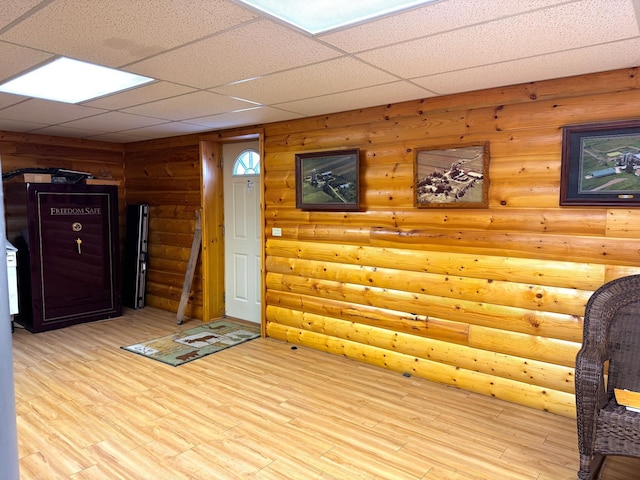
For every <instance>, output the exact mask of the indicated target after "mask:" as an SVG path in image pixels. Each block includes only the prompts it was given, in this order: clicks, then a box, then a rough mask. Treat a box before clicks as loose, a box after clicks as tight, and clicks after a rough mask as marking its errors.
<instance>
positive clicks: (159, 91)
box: [83, 82, 195, 110]
mask: <svg viewBox="0 0 640 480" xmlns="http://www.w3.org/2000/svg"><path fill="white" fill-rule="evenodd" d="M191 92H195V89H193V88H190V87H185V86H183V85H177V84H175V83H169V82H155V83H151V84H149V85H143V86H141V87H138V88H134V89H131V90H126V91H124V92H121V93H116V94H114V95H109V96H107V97H102V98H98V99H97V100H91V101H89V102H85V103H83V105H86V106H88V107H97V108H106V109H109V110H120V109H122V108H127V107H133V106H136V105H140V104H143V103H149V102H153V101H156V100H162V99H164V98H170V97H177V96H178V95H184V94H185V93H191Z"/></svg>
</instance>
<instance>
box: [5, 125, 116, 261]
mask: <svg viewBox="0 0 640 480" xmlns="http://www.w3.org/2000/svg"><path fill="white" fill-rule="evenodd" d="M0 157H1V159H2V173H8V172H14V171H16V170H20V169H24V168H64V169H68V170H74V171H79V172H86V173H90V174H91V175H92V176H93V177H94V178H96V179H102V180H115V181H118V182H120V183H119V187H118V208H119V210H120V229H119V234H120V243H121V249H122V246H123V241H124V231H125V216H124V212H125V209H126V203H125V188H124V165H123V148H122V145H118V144H112V143H106V142H97V141H91V140H78V139H71V138H64V137H54V136H49V135H35V134H28V133H13V132H6V131H0ZM17 181H18V179H17V178H14V179H10V180H8V181H7V182H6V183H7V185H3V186H4V187H7V186H8V185H11V184H13V182H17ZM3 183H4V182H3ZM14 187H15V186H14ZM14 187H8V188H14ZM5 191H6V188H5ZM5 204H6V202H5ZM24 213H25V212H24V211H23V212H19V211H17V210H15V209H14V208H13V207H11V206H10V207H9V208H5V217H6V223H7V235H8V237H9V238H10V239H11V240H13V239H14V238H15V237H16V236H17V235H19V234H20V230H21V229H23V228H25V226H26V224H25V221H26V217H25V216H24Z"/></svg>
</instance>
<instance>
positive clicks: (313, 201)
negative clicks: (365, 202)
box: [295, 148, 360, 211]
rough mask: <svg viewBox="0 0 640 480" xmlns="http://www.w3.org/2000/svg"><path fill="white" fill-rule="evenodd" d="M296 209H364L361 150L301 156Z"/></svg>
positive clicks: (297, 166)
mask: <svg viewBox="0 0 640 480" xmlns="http://www.w3.org/2000/svg"><path fill="white" fill-rule="evenodd" d="M295 159H296V208H299V209H301V210H327V211H332V210H333V211H357V210H359V209H360V150H359V149H357V148H354V149H349V150H329V151H322V152H309V153H297V154H296V156H295Z"/></svg>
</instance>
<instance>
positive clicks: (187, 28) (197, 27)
mask: <svg viewBox="0 0 640 480" xmlns="http://www.w3.org/2000/svg"><path fill="white" fill-rule="evenodd" d="M3 8H4V5H3ZM255 17H256V14H255V13H253V12H251V11H249V10H248V9H245V8H242V7H239V6H238V5H235V4H233V3H231V2H228V1H225V0H189V1H188V2H184V1H176V0H153V1H150V2H138V1H123V0H100V1H87V0H56V1H52V2H50V3H48V5H46V6H45V7H44V8H42V9H41V10H40V11H38V12H36V13H35V14H33V15H32V16H30V17H29V18H27V19H25V20H24V21H23V22H21V23H20V25H19V26H20V28H12V29H10V30H8V31H7V32H6V33H4V34H2V35H0V40H6V41H9V42H13V43H19V44H22V45H27V46H30V47H32V48H38V49H41V50H44V51H48V52H64V53H65V55H68V56H71V57H75V58H80V59H83V60H87V61H92V62H96V63H100V64H101V65H106V66H121V65H123V64H127V63H130V62H134V61H137V60H140V59H142V58H146V57H148V56H150V55H155V54H157V53H160V52H161V51H163V50H166V49H168V48H173V47H176V46H178V45H182V44H184V43H187V42H191V41H194V40H196V39H198V38H202V37H205V36H207V35H211V34H213V33H217V32H220V31H222V30H225V29H227V28H231V27H233V26H235V25H239V24H241V23H243V22H246V21H249V20H251V19H253V18H255Z"/></svg>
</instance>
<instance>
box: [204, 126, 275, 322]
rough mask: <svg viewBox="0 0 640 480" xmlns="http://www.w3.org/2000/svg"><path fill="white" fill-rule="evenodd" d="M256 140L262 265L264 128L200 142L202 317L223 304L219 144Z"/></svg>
mask: <svg viewBox="0 0 640 480" xmlns="http://www.w3.org/2000/svg"><path fill="white" fill-rule="evenodd" d="M248 140H258V143H259V153H260V263H261V265H264V257H265V244H264V242H265V236H264V223H265V220H264V131H263V129H261V128H248V129H238V130H231V131H227V132H218V133H215V134H210V135H203V136H202V138H201V141H200V157H201V166H202V173H201V178H202V186H201V192H202V199H201V203H202V258H201V262H202V295H203V299H202V312H203V313H202V317H203V318H202V320H203V321H205V322H208V321H211V320H213V319H215V318H220V317H223V316H224V314H225V304H224V291H225V286H224V254H225V249H224V235H223V228H224V189H223V184H224V176H223V171H222V145H223V144H225V143H235V142H241V141H248ZM264 293H265V291H264V268H262V269H261V272H260V305H261V307H260V308H261V312H260V323H261V325H262V329H263V335H264V324H265V322H264V318H265V315H264V311H265V305H264Z"/></svg>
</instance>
